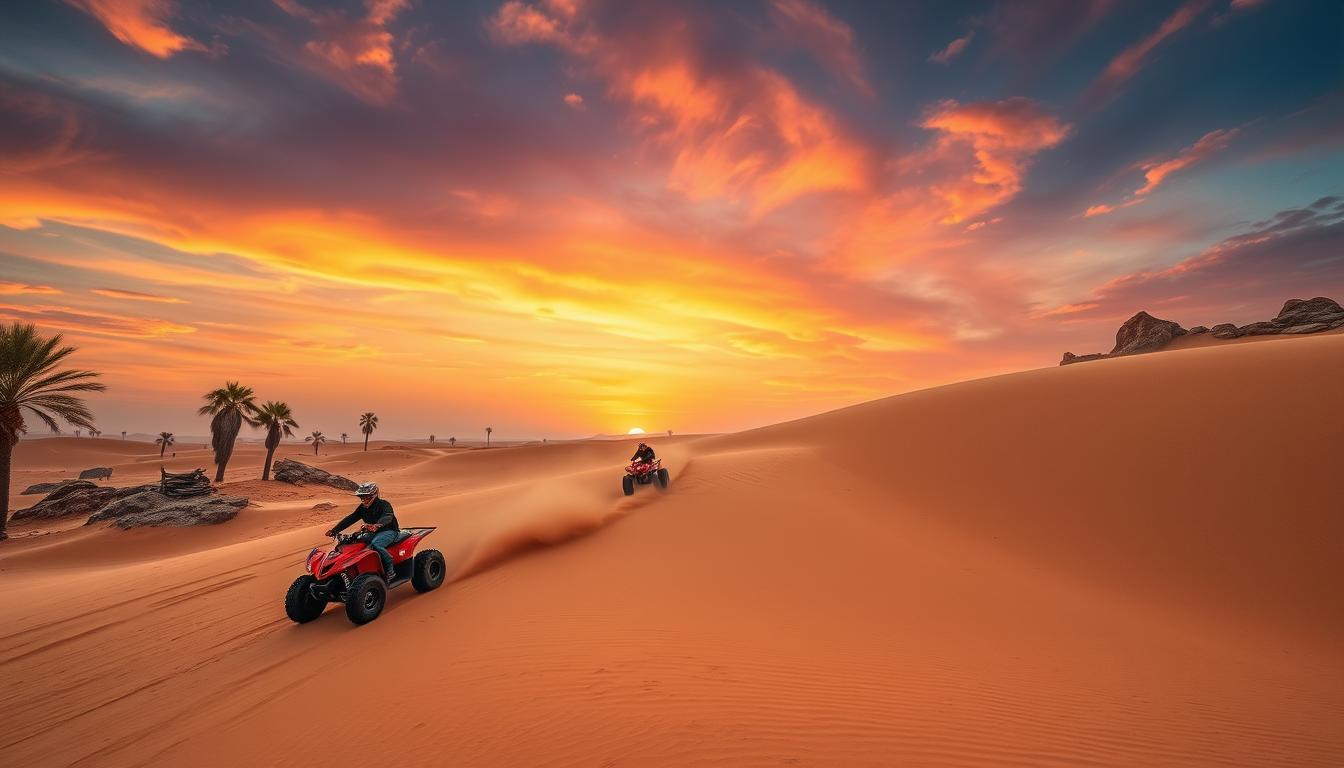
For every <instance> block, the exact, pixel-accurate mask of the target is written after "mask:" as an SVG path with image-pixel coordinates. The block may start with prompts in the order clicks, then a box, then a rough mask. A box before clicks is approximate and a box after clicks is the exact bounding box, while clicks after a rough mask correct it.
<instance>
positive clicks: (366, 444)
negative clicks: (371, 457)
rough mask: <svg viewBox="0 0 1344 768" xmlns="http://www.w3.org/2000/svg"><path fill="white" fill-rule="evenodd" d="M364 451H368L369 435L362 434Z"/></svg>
mask: <svg viewBox="0 0 1344 768" xmlns="http://www.w3.org/2000/svg"><path fill="white" fill-rule="evenodd" d="M364 450H366V451H367V450H369V433H368V432H365V433H364Z"/></svg>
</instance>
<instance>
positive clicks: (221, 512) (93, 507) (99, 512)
mask: <svg viewBox="0 0 1344 768" xmlns="http://www.w3.org/2000/svg"><path fill="white" fill-rule="evenodd" d="M247 503H248V500H247V499H245V498H241V497H236V496H234V497H227V496H209V497H203V496H196V497H192V498H174V497H171V496H166V495H164V494H163V493H161V492H160V491H159V486H157V485H135V486H131V487H129V488H106V487H103V486H98V485H94V484H93V483H90V482H86V481H82V480H75V481H71V482H69V483H68V484H66V485H64V486H61V487H59V488H57V489H56V490H54V491H52V492H51V493H50V494H48V495H47V497H46V498H45V499H43V500H41V501H39V502H37V503H36V504H34V505H33V506H31V507H28V508H27V509H20V510H19V511H17V512H15V513H14V518H13V519H14V520H16V521H22V520H51V519H56V518H62V517H71V516H73V515H88V518H89V519H88V521H87V522H85V523H84V524H85V525H92V524H93V523H99V522H103V521H105V520H110V521H112V522H113V523H114V524H115V525H117V526H119V527H121V528H138V527H140V526H145V525H178V526H181V525H212V524H215V523H222V522H224V521H225V520H232V519H233V518H235V517H237V516H238V510H240V509H242V508H243V507H246V506H247Z"/></svg>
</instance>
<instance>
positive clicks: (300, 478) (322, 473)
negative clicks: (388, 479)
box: [275, 459, 359, 491]
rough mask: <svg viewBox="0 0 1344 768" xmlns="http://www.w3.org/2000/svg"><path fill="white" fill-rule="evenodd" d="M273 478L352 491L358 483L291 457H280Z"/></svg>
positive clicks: (296, 483) (297, 483)
mask: <svg viewBox="0 0 1344 768" xmlns="http://www.w3.org/2000/svg"><path fill="white" fill-rule="evenodd" d="M275 479H276V480H279V481H281V482H285V483H292V484H294V485H329V486H331V487H332V488H339V489H340V490H342V491H353V490H355V489H356V488H358V487H359V483H356V482H355V481H354V480H351V479H349V478H345V477H341V476H340V475H333V474H331V473H330V472H328V471H326V470H325V469H318V468H317V467H310V466H308V465H307V464H302V463H300V462H297V461H295V460H293V459H281V460H280V461H277V462H276V463H275Z"/></svg>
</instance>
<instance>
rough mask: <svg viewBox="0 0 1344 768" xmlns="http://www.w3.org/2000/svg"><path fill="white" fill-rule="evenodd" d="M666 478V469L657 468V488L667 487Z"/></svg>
mask: <svg viewBox="0 0 1344 768" xmlns="http://www.w3.org/2000/svg"><path fill="white" fill-rule="evenodd" d="M667 480H668V474H667V470H666V469H660V470H658V487H659V488H666V487H667Z"/></svg>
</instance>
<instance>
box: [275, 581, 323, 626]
mask: <svg viewBox="0 0 1344 768" xmlns="http://www.w3.org/2000/svg"><path fill="white" fill-rule="evenodd" d="M315 583H317V579H314V578H313V577H312V576H309V575H308V574H304V575H302V576H300V577H299V578H297V579H295V580H294V583H293V584H290V585H289V591H288V592H286V593H285V615H286V616H288V617H289V619H290V621H292V622H294V623H295V624H307V623H308V622H310V621H312V620H313V619H316V618H317V617H318V616H321V615H322V612H323V611H325V610H326V609H327V604H326V602H324V601H322V600H318V599H317V598H315V597H313V590H312V586H313V584H315Z"/></svg>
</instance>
